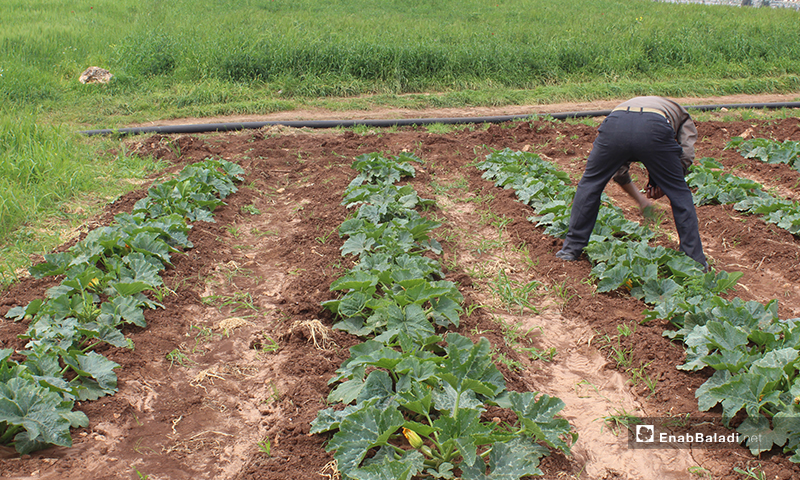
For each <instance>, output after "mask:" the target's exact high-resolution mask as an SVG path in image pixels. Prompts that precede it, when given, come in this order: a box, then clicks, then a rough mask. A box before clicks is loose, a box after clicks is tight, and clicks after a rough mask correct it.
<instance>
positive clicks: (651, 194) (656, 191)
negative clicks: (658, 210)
mask: <svg viewBox="0 0 800 480" xmlns="http://www.w3.org/2000/svg"><path fill="white" fill-rule="evenodd" d="M645 195H646V196H647V198H652V199H658V198H661V197H663V196H664V191H663V190H661V187H653V186H650V185H648V186H647V190H645Z"/></svg>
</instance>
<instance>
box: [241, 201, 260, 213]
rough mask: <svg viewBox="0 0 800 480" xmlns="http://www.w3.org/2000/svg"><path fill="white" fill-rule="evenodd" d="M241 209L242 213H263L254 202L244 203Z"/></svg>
mask: <svg viewBox="0 0 800 480" xmlns="http://www.w3.org/2000/svg"><path fill="white" fill-rule="evenodd" d="M240 210H241V211H242V213H248V214H250V215H261V210H259V209H258V207H256V206H255V205H253V204H252V203H250V204H247V205H242V207H241V208H240Z"/></svg>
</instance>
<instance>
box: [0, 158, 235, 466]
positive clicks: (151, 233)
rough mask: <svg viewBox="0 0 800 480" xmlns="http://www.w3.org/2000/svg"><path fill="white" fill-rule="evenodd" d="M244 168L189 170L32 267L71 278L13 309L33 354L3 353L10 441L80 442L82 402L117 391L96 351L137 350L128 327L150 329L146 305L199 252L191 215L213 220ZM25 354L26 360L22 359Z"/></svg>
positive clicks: (4, 421)
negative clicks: (176, 262)
mask: <svg viewBox="0 0 800 480" xmlns="http://www.w3.org/2000/svg"><path fill="white" fill-rule="evenodd" d="M242 174H244V170H242V169H241V167H239V166H238V165H236V164H233V163H230V162H227V161H224V160H206V161H203V162H200V163H197V164H194V165H190V166H187V167H186V168H184V169H183V171H181V172H180V174H179V175H178V176H177V177H176V178H174V179H173V180H170V181H167V182H164V183H160V184H157V185H154V186H152V187H151V188H150V189H149V191H148V196H147V197H145V198H143V199H142V200H139V201H138V202H137V203H136V204H135V205H134V207H133V210H132V212H131V213H122V214H119V215H117V216H116V217H115V218H114V222H112V223H111V224H110V225H109V226H107V227H101V228H97V229H94V230H92V231H91V232H89V233H88V234H87V235H86V237H85V238H84V239H83V240H82V241H80V242H78V243H77V244H76V245H74V246H73V247H72V248H70V249H69V250H67V251H65V252H61V253H53V254H47V255H45V261H44V262H43V263H40V264H38V265H35V266H34V267H32V268H31V269H30V272H31V274H32V275H33V276H34V277H36V278H42V277H45V276H54V275H63V280H62V281H61V283H60V284H59V285H58V286H55V287H52V288H50V289H49V290H47V292H46V293H45V297H44V298H40V299H35V300H33V301H32V302H30V303H29V304H28V305H27V306H25V307H21V306H18V307H14V308H12V309H10V310H9V311H8V313H7V314H6V317H7V318H12V319H14V320H15V321H20V320H23V319H29V320H30V323H29V325H28V329H27V331H26V332H25V333H24V334H22V335H20V338H21V339H23V340H27V343H26V344H25V347H24V349H23V350H20V351H15V350H14V349H11V348H7V349H2V350H0V444H13V445H14V447H15V448H16V450H17V451H18V452H19V453H21V454H24V453H28V452H31V451H34V450H39V449H41V448H45V447H47V446H49V445H62V446H70V445H72V437H71V435H70V432H69V429H70V427H79V426H82V427H85V426H87V425H88V422H89V420H88V418H87V417H86V415H85V414H84V413H83V412H80V411H73V408H74V403H75V401H83V400H96V399H98V398H100V397H103V396H105V395H111V394H114V393H115V392H116V391H117V375H116V373H115V372H114V370H115V369H117V368H119V365H118V364H117V363H115V362H113V361H111V360H109V359H108V358H106V357H105V356H103V355H101V354H100V353H98V352H97V351H95V350H96V349H97V348H98V347H101V346H102V345H104V344H107V345H111V346H114V347H130V348H133V342H132V341H131V340H130V339H128V338H126V337H125V335H124V334H123V332H122V331H121V328H122V327H123V326H124V325H125V324H131V325H134V326H136V327H141V328H144V327H145V326H146V323H145V318H144V309H145V308H151V309H152V308H157V307H160V306H161V305H160V304H159V303H158V302H156V301H154V300H152V299H151V298H149V297H148V296H146V295H145V293H150V294H151V295H152V296H154V297H156V298H159V295H160V294H161V292H160V291H159V287H161V285H162V280H161V277H160V272H161V271H162V270H164V269H165V268H166V267H167V266H168V265H171V255H172V254H173V253H176V252H180V251H182V249H185V248H191V247H192V244H191V242H190V241H189V238H188V232H189V230H190V228H191V227H190V226H189V224H188V222H191V221H198V220H200V221H207V222H213V221H214V220H213V217H212V213H211V212H212V211H213V210H214V209H215V208H216V207H217V206H219V205H221V204H223V201H222V199H223V198H225V197H226V196H228V195H229V194H231V193H233V192H235V191H236V186H235V184H234V182H235V181H238V180H241V177H240V175H242ZM22 358H24V360H22V361H19V359H22Z"/></svg>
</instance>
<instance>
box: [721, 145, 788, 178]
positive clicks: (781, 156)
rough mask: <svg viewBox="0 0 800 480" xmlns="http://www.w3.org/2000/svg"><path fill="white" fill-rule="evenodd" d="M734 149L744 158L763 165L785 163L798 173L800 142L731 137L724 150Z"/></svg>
mask: <svg viewBox="0 0 800 480" xmlns="http://www.w3.org/2000/svg"><path fill="white" fill-rule="evenodd" d="M729 148H735V149H736V150H738V151H739V153H741V154H742V156H743V157H744V158H757V159H759V160H761V161H762V162H765V163H772V164H776V163H785V164H787V165H789V166H790V167H793V168H794V169H795V170H798V171H800V142H796V141H793V140H785V141H784V142H783V143H781V142H776V141H775V140H769V139H767V138H751V139H750V140H745V139H744V138H743V137H733V138H732V139H731V141H730V142H728V144H727V145H725V149H726V150H727V149H729Z"/></svg>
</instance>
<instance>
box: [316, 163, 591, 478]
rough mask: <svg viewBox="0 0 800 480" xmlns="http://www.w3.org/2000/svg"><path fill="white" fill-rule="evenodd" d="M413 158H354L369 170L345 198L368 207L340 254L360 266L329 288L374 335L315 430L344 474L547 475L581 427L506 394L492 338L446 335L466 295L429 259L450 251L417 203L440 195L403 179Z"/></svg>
mask: <svg viewBox="0 0 800 480" xmlns="http://www.w3.org/2000/svg"><path fill="white" fill-rule="evenodd" d="M413 161H417V162H418V161H420V160H419V159H418V158H416V157H414V156H412V155H401V156H399V157H395V158H391V159H387V158H385V157H383V156H382V155H380V154H377V153H374V154H369V155H362V156H360V157H358V158H357V159H356V161H355V163H354V164H353V167H354V168H355V169H356V170H358V171H359V172H360V174H359V175H358V176H357V177H356V178H355V179H354V180H353V181H352V182H351V183H350V185H349V186H348V188H347V190H346V192H345V197H344V201H343V204H344V205H346V206H347V207H348V208H351V207H354V206H357V205H358V206H359V208H358V212H357V214H356V215H355V216H354V217H352V218H350V219H348V220H346V221H345V222H344V223H342V225H341V227H340V229H339V232H340V235H342V236H347V237H348V238H347V240H346V241H345V242H344V244H343V246H342V249H341V251H342V255H344V256H347V255H353V256H355V257H356V258H357V263H356V265H355V266H354V267H353V268H352V269H351V270H349V271H348V272H346V273H345V274H344V275H343V276H342V277H340V278H339V279H337V280H336V281H334V282H333V283H332V285H331V290H333V291H339V292H343V293H342V295H341V296H340V297H339V298H337V299H334V300H329V301H326V302H324V303H323V305H324V306H325V307H326V308H328V309H329V310H331V311H332V312H333V313H334V314H335V316H336V317H337V318H338V322H337V323H336V324H335V327H336V328H339V329H342V330H344V331H347V332H350V333H352V334H355V335H358V336H360V337H368V339H366V340H365V341H364V342H363V343H361V344H358V345H356V346H354V347H352V348H351V349H350V353H351V356H350V358H349V359H348V360H346V361H345V362H344V363H343V364H342V365H341V367H340V368H339V369H338V370H337V375H336V376H335V377H334V378H332V379H331V380H330V382H329V383H331V384H336V385H337V386H336V387H335V388H334V389H333V390H332V391H331V392H330V395H329V397H328V401H329V402H332V403H336V404H338V405H339V406H340V407H342V408H334V407H332V408H327V409H324V410H322V411H320V412H319V414H318V416H317V418H316V419H315V420H314V421H313V422H312V428H311V432H312V433H323V432H335V433H334V434H333V436H332V438H331V439H330V441H329V442H328V444H327V447H326V448H327V450H328V451H335V453H334V458H335V460H336V462H337V466H338V469H339V471H340V472H341V474H342V475H343V478H352V479H359V480H367V479H393V480H394V479H409V478H411V477H416V476H418V477H419V478H454V476H455V475H458V474H459V473H460V478H463V479H465V480H470V479H482V478H488V476H487V469H488V471H489V474H488V475H491V477H492V478H500V477H502V478H508V479H516V478H520V477H523V476H526V475H537V474H539V475H541V474H542V472H541V470H539V468H538V465H539V460H540V459H541V457H543V456H544V455H547V454H548V453H549V450H548V448H547V447H550V448H554V449H558V450H562V451H564V452H567V453H568V452H569V450H570V446H571V444H572V443H574V441H575V440H576V439H577V434H575V433H573V432H572V431H571V427H570V425H569V423H568V422H567V421H566V420H564V419H563V418H558V417H557V414H558V412H559V411H560V410H561V409H562V408H563V407H564V404H563V402H562V401H561V400H559V399H557V398H552V397H549V396H547V395H544V394H542V395H540V394H538V393H536V392H512V391H508V390H506V386H505V380H504V379H503V376H502V374H501V373H500V372H499V370H498V369H497V367H496V366H495V365H494V363H493V362H492V356H491V345H490V344H489V341H488V340H487V339H485V338H481V339H480V340H479V341H478V342H477V343H473V341H472V340H470V339H469V338H467V337H464V336H461V335H459V334H457V333H454V332H449V333H444V334H442V335H439V334H437V333H436V332H437V330H439V331H442V330H445V329H447V328H448V327H450V326H456V327H457V326H458V324H459V315H460V313H461V312H462V307H461V302H462V301H463V297H462V295H461V294H460V293H459V291H458V289H457V286H456V284H454V283H453V282H449V281H446V280H442V278H444V274H443V272H442V271H441V268H440V265H439V262H438V261H436V260H434V259H432V258H430V257H429V256H425V255H424V254H425V253H429V254H439V253H441V246H440V245H439V243H438V242H437V241H436V240H435V239H432V238H431V237H430V236H429V233H430V231H431V230H433V229H435V228H437V227H439V226H440V224H439V223H436V222H433V221H431V220H427V219H425V218H424V217H423V216H422V215H421V214H420V213H419V212H418V210H417V209H418V208H426V207H427V206H428V205H430V204H431V203H432V201H431V200H423V199H421V198H420V197H419V196H418V195H417V193H416V192H415V191H414V190H413V189H412V188H411V187H410V186H408V185H405V186H396V185H395V183H396V182H397V181H399V180H400V179H401V178H402V177H404V176H413V175H414V172H415V170H414V167H413V166H412V165H411V163H410V162H413ZM488 408H503V409H508V410H510V412H513V416H512V417H510V418H515V420H512V421H507V422H503V421H497V422H495V421H487V420H485V419H484V418H483V414H484V413H485V412H486V411H487V409H488ZM401 433H402V436H401ZM403 437H405V442H404V441H403ZM409 446H410V447H411V448H409ZM372 449H377V451H376V453H375V454H374V455H372V456H370V458H366V456H367V454H368V452H370V450H372ZM487 463H488V465H487Z"/></svg>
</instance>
